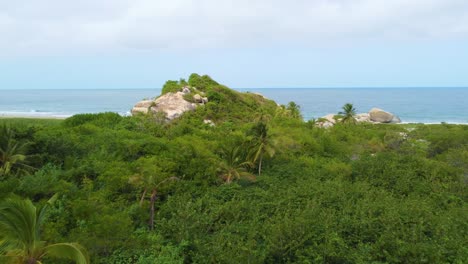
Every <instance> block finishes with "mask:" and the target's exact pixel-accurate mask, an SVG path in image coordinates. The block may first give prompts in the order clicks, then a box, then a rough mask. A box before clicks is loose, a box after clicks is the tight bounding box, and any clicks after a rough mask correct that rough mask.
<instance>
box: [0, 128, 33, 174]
mask: <svg viewBox="0 0 468 264" xmlns="http://www.w3.org/2000/svg"><path fill="white" fill-rule="evenodd" d="M26 149H27V143H22V142H18V141H16V140H15V137H14V132H13V130H12V129H11V128H10V127H7V126H6V125H3V126H1V127H0V178H1V177H3V176H5V175H7V174H9V173H10V172H12V171H13V170H16V171H17V172H24V171H27V170H29V169H32V167H31V166H29V165H27V163H26V160H27V156H26Z"/></svg>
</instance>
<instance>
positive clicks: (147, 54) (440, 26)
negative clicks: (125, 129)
mask: <svg viewBox="0 0 468 264" xmlns="http://www.w3.org/2000/svg"><path fill="white" fill-rule="evenodd" d="M192 72H197V73H200V74H208V75H210V76H211V77H213V78H214V79H215V80H217V81H219V82H221V83H224V84H226V85H228V86H230V87H233V88H277V87H281V88H284V87H436V86H439V87H449V86H450V87H453V86H457V87H466V86H468V74H467V72H468V1H466V0H288V1H284V0H232V1H231V0H198V1H189V0H170V1H159V0H80V1H71V0H68V1H67V0H41V1H37V0H1V1H0V89H65V88H75V89H76V88H86V89H98V88H159V87H161V86H162V85H163V84H164V82H165V81H166V80H168V79H179V78H186V77H188V75H189V74H190V73H192Z"/></svg>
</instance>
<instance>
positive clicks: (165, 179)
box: [129, 157, 179, 230]
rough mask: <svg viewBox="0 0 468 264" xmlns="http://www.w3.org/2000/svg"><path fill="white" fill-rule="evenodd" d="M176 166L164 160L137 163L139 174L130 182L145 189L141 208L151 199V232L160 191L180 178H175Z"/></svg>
mask: <svg viewBox="0 0 468 264" xmlns="http://www.w3.org/2000/svg"><path fill="white" fill-rule="evenodd" d="M174 167H175V164H174V163H173V162H170V161H167V160H165V161H163V160H162V159H159V158H156V157H152V158H140V159H139V160H138V161H137V170H138V173H136V174H135V175H133V176H131V177H130V179H129V182H130V183H131V184H133V185H135V186H138V187H141V188H143V192H142V194H141V198H140V206H143V202H144V201H145V198H146V197H148V194H149V198H150V220H149V226H150V230H154V215H155V208H154V205H155V203H156V198H157V195H158V191H160V189H162V188H164V187H167V185H169V184H170V183H171V182H174V181H176V180H178V179H179V178H177V177H175V176H173V173H174V172H173V170H174Z"/></svg>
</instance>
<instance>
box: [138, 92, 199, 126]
mask: <svg viewBox="0 0 468 264" xmlns="http://www.w3.org/2000/svg"><path fill="white" fill-rule="evenodd" d="M189 93H190V89H189V88H188V87H184V88H182V90H181V91H179V92H176V93H171V92H169V93H165V94H163V95H161V96H159V97H158V98H156V99H155V100H143V101H140V102H138V103H136V104H135V106H134V107H133V108H132V111H131V112H132V115H136V114H138V113H143V114H147V113H149V112H152V113H158V112H159V113H164V115H165V116H166V119H167V120H173V119H174V118H177V117H179V116H181V115H182V114H183V113H185V112H187V111H193V110H195V109H196V108H197V106H198V105H199V104H204V103H206V102H208V98H206V97H201V96H200V95H199V94H195V95H194V96H193V99H194V101H195V103H192V102H189V101H187V100H185V98H184V95H186V94H189Z"/></svg>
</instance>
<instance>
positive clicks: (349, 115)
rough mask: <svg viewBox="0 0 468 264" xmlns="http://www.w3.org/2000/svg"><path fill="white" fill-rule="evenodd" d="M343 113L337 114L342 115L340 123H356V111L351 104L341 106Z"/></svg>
mask: <svg viewBox="0 0 468 264" xmlns="http://www.w3.org/2000/svg"><path fill="white" fill-rule="evenodd" d="M342 109H343V111H342V112H339V114H340V115H343V119H341V122H342V123H353V124H355V123H356V119H355V118H354V116H355V115H356V109H355V108H354V106H353V104H350V103H347V104H345V105H344V106H343V108H342Z"/></svg>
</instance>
